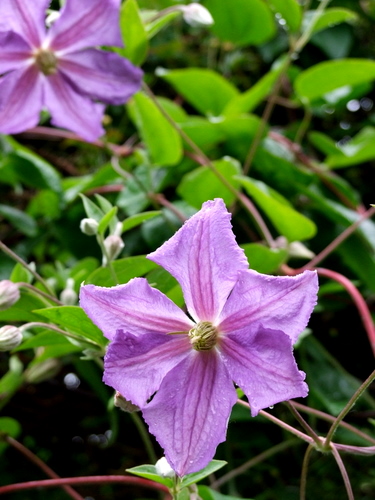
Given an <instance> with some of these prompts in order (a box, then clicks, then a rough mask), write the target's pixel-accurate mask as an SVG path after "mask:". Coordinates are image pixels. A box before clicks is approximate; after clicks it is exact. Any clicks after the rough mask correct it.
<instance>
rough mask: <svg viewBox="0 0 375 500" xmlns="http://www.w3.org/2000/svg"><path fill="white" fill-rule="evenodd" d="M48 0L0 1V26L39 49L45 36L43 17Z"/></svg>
mask: <svg viewBox="0 0 375 500" xmlns="http://www.w3.org/2000/svg"><path fill="white" fill-rule="evenodd" d="M49 3H50V0H32V1H26V0H1V16H2V17H3V19H4V20H3V22H2V26H4V25H6V26H7V29H8V30H12V31H15V32H16V33H18V34H19V35H21V36H22V37H23V38H24V39H25V40H26V41H27V42H28V43H29V44H30V45H31V46H32V47H39V46H40V44H41V41H42V40H43V38H44V36H45V34H46V27H45V22H44V20H45V15H46V9H47V7H48V5H49Z"/></svg>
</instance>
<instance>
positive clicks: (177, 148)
mask: <svg viewBox="0 0 375 500" xmlns="http://www.w3.org/2000/svg"><path fill="white" fill-rule="evenodd" d="M128 109H129V112H130V116H131V118H132V120H133V122H134V123H135V125H136V127H137V128H138V130H139V133H140V135H141V137H142V139H143V141H144V143H145V145H146V147H147V149H148V151H149V155H150V158H151V160H152V161H153V163H155V164H156V165H162V166H170V165H176V163H178V162H179V161H180V160H181V158H182V141H181V138H180V136H179V134H178V132H177V131H176V130H175V128H174V127H173V126H172V125H171V124H170V123H169V121H168V120H167V118H165V116H164V115H163V114H162V113H161V111H160V110H159V109H158V107H157V106H156V104H155V103H154V102H153V101H152V100H151V99H150V98H149V97H148V96H146V95H145V94H143V93H142V92H138V93H137V94H135V95H134V96H133V97H132V99H131V100H130V101H129V103H128Z"/></svg>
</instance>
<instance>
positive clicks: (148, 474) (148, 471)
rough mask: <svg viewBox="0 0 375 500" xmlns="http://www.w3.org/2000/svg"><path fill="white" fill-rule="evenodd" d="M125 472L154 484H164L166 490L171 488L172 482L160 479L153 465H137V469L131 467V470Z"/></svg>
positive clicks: (163, 478) (166, 478) (164, 478)
mask: <svg viewBox="0 0 375 500" xmlns="http://www.w3.org/2000/svg"><path fill="white" fill-rule="evenodd" d="M126 472H130V474H134V475H135V476H139V477H144V478H145V479H150V480H151V481H155V483H160V484H164V486H166V487H167V488H172V487H173V480H172V479H171V478H170V477H161V476H159V474H158V473H157V472H156V467H155V465H138V466H137V467H132V468H131V469H126Z"/></svg>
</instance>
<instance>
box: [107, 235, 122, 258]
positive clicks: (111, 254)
mask: <svg viewBox="0 0 375 500" xmlns="http://www.w3.org/2000/svg"><path fill="white" fill-rule="evenodd" d="M124 246H125V243H124V242H123V241H122V239H121V238H120V236H116V235H115V234H111V235H110V236H107V238H106V239H105V240H104V248H105V250H106V254H107V255H106V257H107V258H108V259H109V260H114V259H115V258H116V257H117V256H118V255H119V254H120V252H121V250H122V249H123V248H124Z"/></svg>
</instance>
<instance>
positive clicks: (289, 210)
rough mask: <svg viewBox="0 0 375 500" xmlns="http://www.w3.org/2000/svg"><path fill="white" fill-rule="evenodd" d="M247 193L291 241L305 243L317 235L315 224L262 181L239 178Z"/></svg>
mask: <svg viewBox="0 0 375 500" xmlns="http://www.w3.org/2000/svg"><path fill="white" fill-rule="evenodd" d="M237 179H239V181H240V182H241V184H242V185H243V187H244V188H245V190H246V191H247V193H248V194H249V195H250V196H251V197H252V198H254V200H255V201H256V203H257V204H258V205H259V206H260V207H261V208H262V210H263V211H264V212H265V213H266V214H267V216H268V217H269V219H270V220H271V221H272V223H273V225H274V226H275V227H276V229H277V230H278V231H279V232H280V234H282V235H283V236H285V237H286V238H287V239H288V240H289V241H303V240H307V239H309V238H312V237H313V236H314V235H315V234H316V231H317V229H316V226H315V224H314V222H312V221H311V220H310V219H308V218H307V217H305V216H304V215H302V214H300V213H299V212H297V210H295V209H294V208H293V207H292V206H291V205H290V204H289V203H288V202H287V200H286V199H285V198H284V197H282V196H281V195H280V194H279V193H277V192H276V191H274V190H273V189H271V188H270V187H269V186H267V185H266V184H264V183H263V182H261V181H256V180H254V179H250V178H249V177H243V176H238V177H237Z"/></svg>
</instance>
